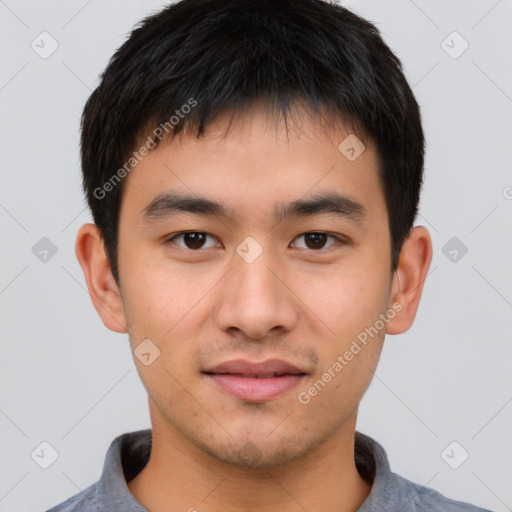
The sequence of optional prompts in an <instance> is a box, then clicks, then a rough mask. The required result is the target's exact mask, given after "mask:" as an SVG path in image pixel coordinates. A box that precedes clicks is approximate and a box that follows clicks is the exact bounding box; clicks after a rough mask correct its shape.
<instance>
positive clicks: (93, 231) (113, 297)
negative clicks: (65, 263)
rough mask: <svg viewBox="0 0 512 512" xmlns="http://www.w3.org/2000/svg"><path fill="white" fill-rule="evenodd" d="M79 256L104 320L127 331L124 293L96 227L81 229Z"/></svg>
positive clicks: (88, 285)
mask: <svg viewBox="0 0 512 512" xmlns="http://www.w3.org/2000/svg"><path fill="white" fill-rule="evenodd" d="M75 253H76V257H77V258H78V261H79V263H80V266H81V267H82V271H83V273H84V276H85V281H86V283H87V288H88V289H89V295H90V296H91V300H92V303H93V305H94V307H95V309H96V311H97V312H98V314H99V315H100V317H101V320H102V321H103V323H104V324H105V326H106V327H108V328H109V329H110V330H111V331H115V332H119V333H125V332H127V329H126V319H125V316H124V311H123V303H122V301H121V294H120V292H119V288H118V286H117V283H116V282H115V280H114V277H113V275H112V270H111V268H110V262H109V261H108V257H107V254H106V252H105V247H104V245H103V237H102V236H101V233H100V231H99V229H98V227H97V226H96V225H95V224H84V225H83V226H82V227H81V228H80V229H79V231H78V235H77V237H76V243H75Z"/></svg>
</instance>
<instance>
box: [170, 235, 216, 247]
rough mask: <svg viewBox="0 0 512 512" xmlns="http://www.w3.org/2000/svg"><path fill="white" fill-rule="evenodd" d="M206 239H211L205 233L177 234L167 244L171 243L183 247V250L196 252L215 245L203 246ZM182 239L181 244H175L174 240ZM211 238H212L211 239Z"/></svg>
mask: <svg viewBox="0 0 512 512" xmlns="http://www.w3.org/2000/svg"><path fill="white" fill-rule="evenodd" d="M208 237H211V236H210V235H208V234H207V233H203V232H201V231H188V232H186V233H179V234H178V235H175V236H173V237H172V238H171V239H170V240H169V242H171V241H173V242H174V243H176V244H177V245H179V246H180V247H183V248H185V249H192V250H197V249H203V248H205V247H206V248H208V247H213V246H214V245H215V244H213V245H209V246H205V245H204V244H205V241H206V240H207V238H208ZM180 238H181V239H182V240H183V244H180V243H177V242H175V240H176V239H180ZM211 238H213V237H211Z"/></svg>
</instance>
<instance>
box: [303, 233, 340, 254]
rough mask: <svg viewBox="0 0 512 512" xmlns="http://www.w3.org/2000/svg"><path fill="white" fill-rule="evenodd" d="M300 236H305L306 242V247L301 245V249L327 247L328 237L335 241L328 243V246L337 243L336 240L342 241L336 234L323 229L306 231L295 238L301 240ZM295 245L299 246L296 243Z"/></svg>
mask: <svg viewBox="0 0 512 512" xmlns="http://www.w3.org/2000/svg"><path fill="white" fill-rule="evenodd" d="M300 238H304V240H305V242H306V246H305V247H304V246H302V247H300V246H299V248H300V249H312V250H318V249H325V243H326V241H327V239H328V238H331V239H333V240H334V243H332V244H330V245H328V246H327V247H331V246H332V245H334V244H336V241H338V242H340V239H339V238H337V237H335V236H334V235H329V234H327V233H323V232H321V231H315V232H311V233H304V234H302V235H300V236H298V237H297V238H296V239H295V240H299V239H300ZM294 247H297V245H294Z"/></svg>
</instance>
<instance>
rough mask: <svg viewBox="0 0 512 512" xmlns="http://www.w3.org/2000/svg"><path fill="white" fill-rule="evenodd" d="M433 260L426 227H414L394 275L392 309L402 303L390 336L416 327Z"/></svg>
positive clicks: (403, 247) (390, 327) (390, 325)
mask: <svg viewBox="0 0 512 512" xmlns="http://www.w3.org/2000/svg"><path fill="white" fill-rule="evenodd" d="M431 261H432V241H431V239H430V234H429V232H428V230H427V229H426V228H425V227H423V226H417V227H414V228H413V229H412V230H411V233H410V234H409V237H408V238H407V240H406V241H405V242H404V244H403V246H402V251H401V253H400V261H399V263H398V266H397V269H396V271H395V274H394V276H393V283H392V287H391V299H390V306H392V305H393V304H397V305H398V304H399V305H400V310H399V313H398V314H397V315H396V316H395V317H394V318H393V319H392V320H390V321H389V323H388V324H387V329H386V332H387V334H401V333H403V332H405V331H407V330H408V329H409V328H410V327H411V325H412V324H413V322H414V318H415V316H416V312H417V310H418V306H419V303H420V298H421V294H422V291H423V285H424V283H425V279H426V277H427V273H428V269H429V267H430V262H431Z"/></svg>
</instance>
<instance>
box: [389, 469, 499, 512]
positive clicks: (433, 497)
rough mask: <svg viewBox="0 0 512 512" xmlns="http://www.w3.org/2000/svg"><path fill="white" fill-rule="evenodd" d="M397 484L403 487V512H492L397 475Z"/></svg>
mask: <svg viewBox="0 0 512 512" xmlns="http://www.w3.org/2000/svg"><path fill="white" fill-rule="evenodd" d="M395 478H396V480H397V482H399V483H400V484H401V486H403V488H404V490H407V492H404V494H403V498H402V504H401V505H402V507H403V510H407V511H408V512H438V511H439V510H442V511H443V512H491V511H490V510H488V509H484V508H480V507H477V506H475V505H471V504H470V503H466V502H464V501H457V500H453V499H450V498H447V497H446V496H444V495H443V494H441V493H440V492H438V491H436V490H434V489H431V488H429V487H424V486H422V485H419V484H416V483H414V482H411V481H410V480H407V479H405V478H403V477H401V476H399V475H396V474H395Z"/></svg>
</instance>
